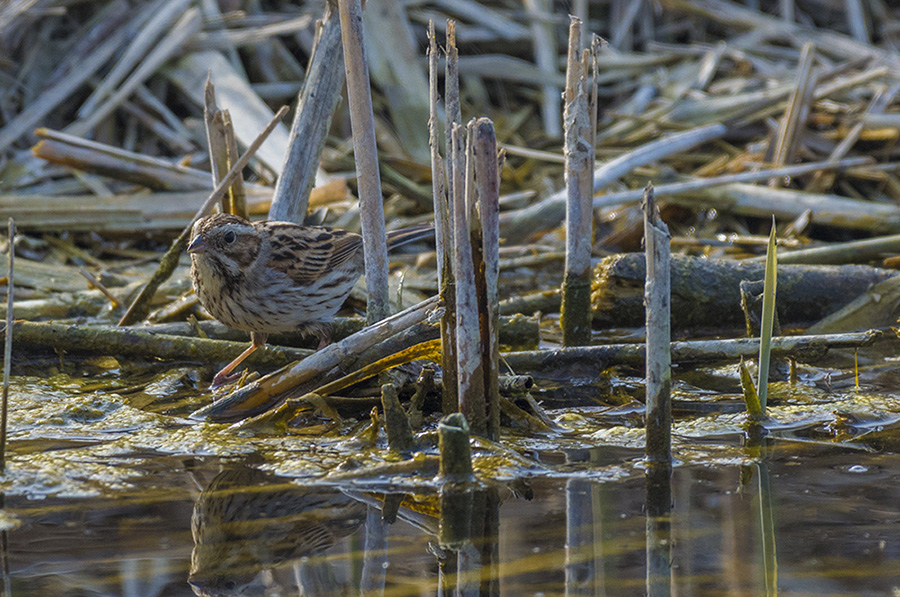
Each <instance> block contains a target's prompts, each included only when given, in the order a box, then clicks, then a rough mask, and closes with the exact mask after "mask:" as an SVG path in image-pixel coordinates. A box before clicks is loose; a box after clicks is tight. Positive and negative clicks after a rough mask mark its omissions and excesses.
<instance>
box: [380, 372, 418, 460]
mask: <svg viewBox="0 0 900 597" xmlns="http://www.w3.org/2000/svg"><path fill="white" fill-rule="evenodd" d="M381 408H382V409H383V410H384V429H385V431H386V432H387V437H388V447H389V448H390V449H391V450H393V451H394V452H408V451H409V450H410V449H411V448H412V445H413V435H412V428H411V427H410V426H409V418H408V417H407V416H406V411H404V410H403V406H401V404H400V399H399V398H398V397H397V386H395V385H394V384H392V383H386V384H384V385H382V386H381Z"/></svg>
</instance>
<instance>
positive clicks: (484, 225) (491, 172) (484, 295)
mask: <svg viewBox="0 0 900 597" xmlns="http://www.w3.org/2000/svg"><path fill="white" fill-rule="evenodd" d="M470 134H474V136H475V139H474V141H473V146H474V153H475V182H476V183H477V185H478V215H479V216H480V218H479V219H480V220H481V227H480V228H479V227H478V226H477V225H473V224H472V223H470V226H469V227H470V229H471V230H472V231H473V233H474V235H475V236H477V237H478V238H477V240H478V242H477V243H476V242H474V241H473V247H477V250H476V251H475V252H474V256H475V263H474V267H475V273H476V278H475V281H476V287H477V289H478V311H479V313H480V324H481V325H480V328H481V360H482V371H483V373H484V390H485V401H486V403H487V404H486V408H487V413H486V414H487V438H488V439H490V440H493V441H498V440H499V439H500V386H499V382H498V378H499V375H500V339H499V337H500V303H499V292H498V290H497V282H498V278H499V277H500V164H499V161H498V160H499V159H501V158H500V156H498V154H497V136H496V134H495V133H494V123H493V122H491V120H490V119H489V118H479V119H478V120H476V121H475V124H474V127H470ZM473 213H474V210H473V209H469V214H473ZM588 309H589V310H590V305H588Z"/></svg>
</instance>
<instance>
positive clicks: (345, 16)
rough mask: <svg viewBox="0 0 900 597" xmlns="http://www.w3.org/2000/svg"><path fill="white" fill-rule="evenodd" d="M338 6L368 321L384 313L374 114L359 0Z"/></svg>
mask: <svg viewBox="0 0 900 597" xmlns="http://www.w3.org/2000/svg"><path fill="white" fill-rule="evenodd" d="M338 6H339V12H340V19H341V39H342V42H343V47H344V71H345V73H346V76H347V98H348V100H349V101H348V103H349V106H350V127H351V128H352V129H353V154H354V156H355V158H356V178H357V184H358V186H359V203H360V221H361V224H362V237H363V254H364V256H365V262H366V291H367V293H368V300H367V305H366V319H367V320H368V321H369V323H370V324H372V323H375V322H376V321H380V320H382V319H384V318H385V317H387V316H388V311H389V304H388V257H387V240H386V237H385V232H384V204H383V200H382V196H381V178H380V177H379V174H378V148H377V146H376V143H375V118H374V115H373V113H372V92H371V87H370V84H369V66H368V63H367V62H366V52H365V46H364V44H363V24H362V7H361V6H360V0H339V3H338Z"/></svg>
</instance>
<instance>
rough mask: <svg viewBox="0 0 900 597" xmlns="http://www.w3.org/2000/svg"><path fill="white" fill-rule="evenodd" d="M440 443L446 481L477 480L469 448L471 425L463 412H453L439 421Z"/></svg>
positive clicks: (442, 468) (466, 481)
mask: <svg viewBox="0 0 900 597" xmlns="http://www.w3.org/2000/svg"><path fill="white" fill-rule="evenodd" d="M438 445H439V447H440V452H441V478H442V479H443V480H444V482H447V483H470V482H472V481H474V480H475V476H474V474H473V473H472V452H471V450H470V449H469V425H468V423H467V422H466V418H465V417H464V416H463V415H462V413H453V414H450V415H447V416H445V417H444V418H443V419H441V422H440V423H438Z"/></svg>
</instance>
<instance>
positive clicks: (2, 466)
mask: <svg viewBox="0 0 900 597" xmlns="http://www.w3.org/2000/svg"><path fill="white" fill-rule="evenodd" d="M8 226H9V228H8V232H7V236H8V238H9V268H8V269H7V272H6V341H5V342H4V344H3V397H2V403H0V475H2V474H5V473H6V415H7V405H8V404H9V402H8V398H9V371H10V366H11V363H12V343H13V333H12V326H13V294H14V293H13V288H14V281H13V262H14V261H15V252H16V250H15V240H16V222H15V221H14V220H13V219H12V218H10V219H9V224H8Z"/></svg>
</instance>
